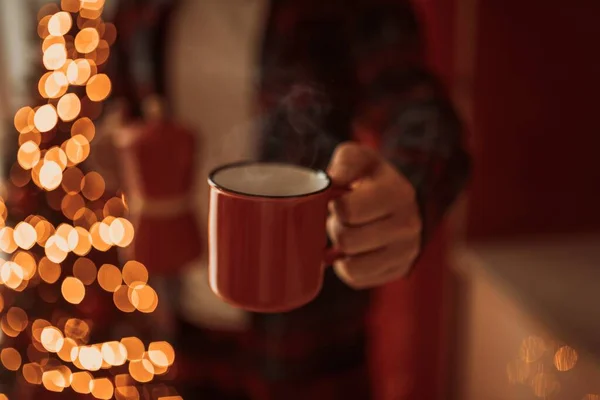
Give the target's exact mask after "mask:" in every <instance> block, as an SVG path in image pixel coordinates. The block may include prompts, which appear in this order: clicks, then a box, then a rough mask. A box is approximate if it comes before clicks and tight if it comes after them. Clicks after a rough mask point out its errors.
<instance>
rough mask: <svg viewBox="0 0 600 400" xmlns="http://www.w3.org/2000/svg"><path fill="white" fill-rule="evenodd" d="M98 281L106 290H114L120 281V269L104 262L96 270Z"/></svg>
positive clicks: (119, 284)
mask: <svg viewBox="0 0 600 400" xmlns="http://www.w3.org/2000/svg"><path fill="white" fill-rule="evenodd" d="M98 283H99V284H100V287H101V288H102V289H104V290H106V291H107V292H114V291H116V290H117V289H118V288H119V286H121V283H122V277H121V271H120V270H119V268H117V267H115V266H114V265H111V264H104V265H102V266H101V267H100V269H99V270H98Z"/></svg>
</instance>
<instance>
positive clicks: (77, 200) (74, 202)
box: [60, 193, 85, 250]
mask: <svg viewBox="0 0 600 400" xmlns="http://www.w3.org/2000/svg"><path fill="white" fill-rule="evenodd" d="M84 207H85V200H84V199H83V197H81V196H80V195H79V194H78V193H77V194H67V195H65V196H64V197H63V199H62V202H61V204H60V209H61V211H62V213H63V214H64V216H65V217H67V218H69V219H70V220H74V219H75V215H76V214H77V211H79V210H81V209H82V208H84ZM76 238H77V237H76ZM76 244H77V243H75V245H76ZM69 247H71V250H73V248H72V246H71V244H69Z"/></svg>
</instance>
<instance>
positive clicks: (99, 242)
mask: <svg viewBox="0 0 600 400" xmlns="http://www.w3.org/2000/svg"><path fill="white" fill-rule="evenodd" d="M102 232H104V237H108V238H110V234H109V233H108V232H109V227H108V226H107V225H106V224H105V223H104V222H96V223H95V224H93V225H92V226H91V228H90V235H91V236H92V246H93V247H94V248H95V249H96V250H98V251H108V250H109V249H110V247H111V243H110V242H107V241H105V240H104V239H103V237H102V236H103V235H102Z"/></svg>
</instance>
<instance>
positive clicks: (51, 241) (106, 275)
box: [0, 0, 181, 400]
mask: <svg viewBox="0 0 600 400" xmlns="http://www.w3.org/2000/svg"><path fill="white" fill-rule="evenodd" d="M104 2H105V1H104V0H62V1H61V4H60V7H59V6H58V5H56V4H50V5H47V6H44V8H43V9H42V11H41V12H40V14H39V15H38V20H39V23H38V34H39V36H40V37H41V39H43V42H42V51H43V58H42V61H43V65H44V67H45V68H46V70H47V72H46V73H45V74H44V75H43V76H42V77H41V78H40V80H39V83H38V91H39V94H40V95H41V96H42V97H43V98H44V99H47V101H46V104H43V105H41V106H39V107H35V108H33V107H23V108H21V109H20V110H18V111H17V113H16V115H15V118H14V125H15V128H16V130H17V131H18V132H19V149H18V153H17V162H16V163H15V165H14V166H13V167H12V168H11V170H10V179H11V182H12V183H13V184H14V185H15V186H17V187H23V186H25V185H27V184H29V183H30V182H33V183H34V184H35V185H36V186H37V187H38V188H40V189H41V190H43V191H45V192H46V195H47V199H48V203H49V205H50V207H52V208H54V209H56V210H59V211H61V212H62V214H63V215H64V216H65V217H66V218H67V219H68V220H70V221H72V224H67V223H63V224H60V225H59V226H56V227H55V226H53V224H52V223H50V222H49V221H48V220H47V219H45V218H43V217H42V216H40V215H30V216H28V217H27V218H25V219H24V220H23V221H20V222H19V223H17V224H16V226H14V227H10V226H4V225H5V221H6V220H7V218H8V212H9V210H8V209H7V207H6V204H5V203H4V202H3V201H2V202H0V219H1V222H2V226H3V227H2V229H0V250H1V251H2V252H4V253H6V256H5V257H4V258H5V259H3V260H1V261H0V263H1V265H0V285H3V286H4V287H5V288H7V289H8V290H12V291H16V292H22V291H25V290H27V289H28V288H33V287H35V286H36V284H37V283H39V282H44V283H46V284H52V285H60V292H61V294H62V296H63V298H64V299H65V300H66V301H67V302H69V303H71V304H74V305H77V304H80V303H81V302H82V301H83V300H84V298H85V296H86V290H88V289H87V288H88V287H90V286H91V285H95V284H96V283H97V284H98V285H99V286H100V287H101V288H102V289H103V290H104V291H106V292H110V293H112V297H113V301H114V305H115V306H116V307H117V308H118V309H119V310H120V311H122V312H125V313H133V312H136V311H137V312H141V313H152V312H153V311H154V310H155V309H156V308H157V305H158V295H157V293H156V291H155V290H154V289H153V288H152V287H151V286H150V285H149V284H148V271H147V269H146V268H145V266H144V265H143V264H141V263H139V262H137V261H133V260H132V261H128V262H127V263H125V265H124V266H123V267H122V268H119V267H117V266H115V265H111V264H104V265H101V266H100V268H97V266H96V265H95V263H94V262H93V261H92V259H90V258H87V257H86V256H88V255H89V254H90V253H91V252H93V251H99V252H106V251H108V250H110V249H111V248H113V247H119V248H125V247H127V246H129V245H130V244H131V243H132V241H133V238H134V227H133V225H132V223H131V222H130V221H129V220H128V219H127V212H128V207H127V204H126V201H125V197H124V196H121V197H112V198H110V199H109V200H107V201H105V202H102V197H103V196H104V195H105V181H104V179H103V177H102V175H101V174H99V173H97V172H94V171H92V172H89V173H86V174H84V172H82V170H81V169H80V168H78V166H79V165H80V164H81V163H83V162H84V161H85V160H86V159H87V158H88V157H89V155H90V144H91V142H92V141H93V139H94V136H95V134H96V129H95V125H94V122H93V121H92V120H93V119H94V118H97V117H98V116H99V114H100V110H101V103H102V102H103V101H104V100H105V99H106V98H107V97H108V96H109V95H110V93H111V81H110V79H109V77H108V76H107V75H106V74H103V73H100V72H99V67H101V66H102V65H103V64H105V63H106V61H107V60H108V58H109V56H110V47H111V45H112V44H113V43H114V41H115V40H116V36H117V32H116V29H115V26H114V25H113V24H110V23H106V22H104V21H103V20H102V12H103V9H104ZM75 25H76V27H77V29H74V28H75ZM74 30H76V31H77V33H76V35H75V36H72V35H70V34H69V33H70V32H72V31H74ZM70 89H73V92H69V91H70ZM77 92H80V93H81V92H84V93H85V94H83V95H81V96H78V94H77ZM83 111H85V115H86V116H85V117H83V116H82V114H84V113H83ZM58 126H59V127H60V128H61V129H65V127H66V128H70V137H69V138H68V139H67V140H65V141H64V142H63V143H62V144H61V145H60V146H52V147H49V146H44V144H45V143H47V142H48V141H47V140H44V136H45V135H52V134H53V132H54V131H55V130H56V129H57V127H58ZM47 147H49V148H47ZM35 246H40V247H41V248H43V254H44V255H43V257H41V258H39V259H37V258H36V256H35V255H34V254H32V252H30V250H32V249H33V248H34V247H35ZM70 253H72V254H75V255H76V256H77V257H78V258H77V259H76V261H75V262H74V264H73V270H72V272H73V274H72V276H65V275H66V274H65V273H64V272H65V271H63V268H62V266H61V263H63V262H64V261H65V259H66V258H67V256H68V255H69V254H70ZM40 295H41V296H43V293H42V292H40ZM4 308H5V304H4V298H3V297H2V296H1V295H0V311H5V312H4V313H3V314H2V317H1V318H0V328H1V329H2V333H3V334H4V335H6V336H9V337H13V338H16V337H18V336H19V335H22V334H23V333H27V334H28V336H29V337H30V338H31V345H30V346H29V347H28V350H27V360H24V359H23V358H24V357H22V356H21V354H20V353H19V351H18V350H16V349H15V348H12V347H5V348H3V349H2V350H1V351H0V361H1V363H2V365H3V366H4V367H5V368H6V369H8V370H10V371H15V372H16V373H17V374H19V373H20V374H22V377H23V378H24V380H25V381H26V382H27V383H28V384H32V385H42V386H43V387H44V388H45V389H47V390H49V391H53V392H62V391H64V390H66V389H68V388H70V389H71V390H73V391H74V392H76V393H80V394H90V395H92V396H93V397H95V398H98V399H112V398H117V399H123V400H134V399H139V398H141V397H140V391H139V390H138V385H139V384H145V383H148V382H151V381H152V380H153V379H154V378H155V377H156V376H160V375H165V374H167V373H168V371H169V368H170V367H172V365H173V363H174V360H175V352H174V350H173V347H172V346H171V345H170V344H169V343H168V342H153V343H149V345H148V346H147V347H145V345H144V343H143V342H142V341H141V340H140V339H139V338H137V337H125V338H121V339H120V340H117V341H110V342H106V343H89V338H90V332H91V329H92V327H91V326H90V324H89V323H88V322H86V321H85V320H82V319H78V318H69V319H67V320H66V322H65V323H64V326H53V325H52V324H51V323H50V322H49V321H46V320H43V319H35V320H30V319H29V318H28V315H27V313H26V312H25V311H24V310H23V309H22V308H19V307H16V306H13V307H10V308H8V309H7V310H3V309H4ZM119 366H127V373H123V374H119V375H116V376H111V377H104V376H103V377H100V376H99V377H96V376H95V375H94V372H96V371H100V370H103V369H104V370H106V369H110V368H112V367H119ZM4 398H6V396H5V395H0V400H2V399H4ZM159 399H164V400H176V399H181V397H179V396H166V397H159Z"/></svg>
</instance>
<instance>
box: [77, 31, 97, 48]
mask: <svg viewBox="0 0 600 400" xmlns="http://www.w3.org/2000/svg"><path fill="white" fill-rule="evenodd" d="M99 42H100V35H99V34H98V31H97V30H96V29H94V28H84V29H82V30H80V31H79V33H78V34H77V36H75V49H77V51H78V52H80V53H82V54H87V53H91V52H92V51H94V50H96V48H97V47H98V43H99Z"/></svg>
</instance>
